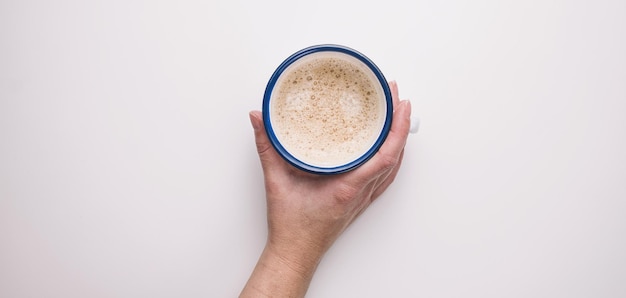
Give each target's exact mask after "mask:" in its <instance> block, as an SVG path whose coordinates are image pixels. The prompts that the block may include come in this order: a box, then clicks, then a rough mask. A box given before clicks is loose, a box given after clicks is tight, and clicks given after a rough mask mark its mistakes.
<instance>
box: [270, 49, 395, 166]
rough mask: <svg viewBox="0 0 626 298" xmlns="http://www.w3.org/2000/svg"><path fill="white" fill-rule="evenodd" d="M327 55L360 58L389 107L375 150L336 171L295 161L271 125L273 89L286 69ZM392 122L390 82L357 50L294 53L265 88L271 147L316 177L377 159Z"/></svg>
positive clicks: (288, 160)
mask: <svg viewBox="0 0 626 298" xmlns="http://www.w3.org/2000/svg"><path fill="white" fill-rule="evenodd" d="M324 51H331V52H340V53H344V54H348V55H350V56H352V57H354V58H357V59H358V60H360V61H361V62H363V63H365V65H367V66H368V67H369V68H370V70H372V72H373V73H374V74H375V75H376V78H377V79H378V81H379V83H380V85H381V87H382V88H383V92H384V94H385V99H386V103H387V113H386V117H385V123H384V124H383V128H382V131H381V133H380V136H378V138H377V139H376V142H374V145H372V147H371V148H370V149H369V150H368V151H367V152H365V153H364V154H363V155H361V156H360V157H359V158H357V159H356V160H354V161H352V162H350V163H347V164H344V165H341V166H336V167H319V166H314V165H310V164H307V163H305V162H303V161H301V160H299V159H297V158H295V157H294V156H293V155H291V153H289V151H287V150H286V149H285V147H283V146H282V144H281V143H280V142H279V141H278V138H277V137H276V135H275V134H274V130H273V129H272V124H271V123H270V98H271V96H272V91H273V89H274V86H275V85H276V82H277V81H278V79H279V77H280V75H281V74H282V73H283V71H285V69H287V67H289V65H291V64H293V63H294V62H295V61H297V60H298V59H300V58H302V57H304V56H306V55H309V54H313V53H317V52H324ZM392 118H393V101H392V99H391V90H389V85H388V84H387V80H386V79H385V76H384V75H383V73H382V72H381V71H380V69H378V67H377V66H376V65H375V64H374V62H372V61H371V60H370V59H369V58H367V57H366V56H365V55H363V54H361V53H359V52H357V51H356V50H354V49H351V48H348V47H345V46H341V45H334V44H324V45H315V46H311V47H308V48H305V49H302V50H300V51H298V52H296V53H294V54H293V55H291V56H289V58H287V59H285V61H283V63H281V64H280V66H278V68H277V69H276V70H275V71H274V74H272V76H271V78H270V80H269V82H268V83H267V87H266V88H265V94H264V95H263V123H264V124H265V131H266V132H267V136H268V137H269V139H270V142H271V143H272V146H274V148H275V149H276V151H278V154H280V155H281V156H282V157H283V159H285V160H286V161H287V162H289V163H290V164H291V165H293V166H294V167H296V168H298V169H301V170H303V171H306V172H309V173H314V174H339V173H344V172H347V171H350V170H353V169H354V168H356V167H358V166H360V165H362V164H363V163H365V162H366V161H368V160H369V159H370V158H371V157H372V156H374V154H376V152H378V149H379V148H380V146H382V144H383V142H384V141H385V139H386V138H387V135H388V134H389V130H390V129H391V119H392Z"/></svg>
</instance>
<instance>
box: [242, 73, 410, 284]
mask: <svg viewBox="0 0 626 298" xmlns="http://www.w3.org/2000/svg"><path fill="white" fill-rule="evenodd" d="M389 86H390V89H391V93H392V99H393V106H394V113H393V120H392V126H391V130H390V132H389V135H388V136H387V139H386V140H385V142H384V143H383V145H382V146H381V147H380V149H379V150H378V152H377V153H376V154H375V155H374V156H373V157H372V158H371V159H370V160H369V161H367V162H366V163H364V164H363V165H362V166H360V167H358V168H356V169H354V170H352V171H349V172H346V173H342V174H336V175H316V174H310V173H306V172H304V171H301V170H299V169H296V168H295V167H293V166H291V165H290V164H289V163H287V162H286V161H285V160H284V159H283V158H282V157H281V156H280V155H279V154H278V153H277V152H276V150H274V147H272V145H271V143H270V141H269V139H268V137H267V134H266V132H265V129H264V126H263V120H262V116H261V112H259V111H252V112H250V122H251V123H252V126H253V128H254V134H255V140H256V147H257V152H258V154H259V159H260V160H261V166H262V168H263V176H264V178H265V191H266V199H267V218H268V229H269V231H268V238H267V243H266V246H265V250H264V252H263V255H262V256H261V258H260V260H259V263H258V264H257V268H255V272H253V275H252V276H251V278H250V280H249V281H248V284H247V285H246V288H244V291H243V292H242V296H246V295H247V294H252V293H253V292H251V291H253V290H257V292H256V295H259V294H263V293H264V294H265V295H268V296H270V295H276V294H277V292H276V291H277V290H278V289H283V290H286V289H285V287H290V288H291V291H290V293H294V296H300V295H299V294H297V293H300V294H301V295H302V296H303V295H304V293H305V292H306V289H307V288H308V284H309V282H310V280H311V278H312V276H313V273H314V271H315V269H316V268H317V264H318V263H319V261H320V260H321V258H322V256H323V255H324V253H325V252H326V251H327V250H328V249H329V248H330V246H331V245H332V244H333V243H334V241H335V240H336V239H337V238H338V237H339V235H341V233H342V232H343V231H344V230H345V229H346V228H347V227H348V226H349V225H350V224H351V223H352V222H353V221H354V220H355V219H356V218H357V217H358V216H359V215H360V214H361V213H363V211H365V210H366V209H367V207H368V206H369V205H370V204H371V203H372V202H373V201H374V200H375V199H376V198H378V197H379V196H380V194H382V193H383V192H384V191H385V190H386V189H387V187H388V186H389V185H390V184H391V183H392V182H393V180H394V178H395V177H396V174H397V173H398V170H399V168H400V165H401V163H402V157H403V153H404V145H405V144H406V140H407V135H408V133H409V126H410V114H411V105H410V102H409V101H406V100H405V101H400V100H399V97H398V86H397V84H396V83H395V82H390V83H389ZM272 272H273V273H274V277H273V278H272V280H273V282H274V283H278V284H273V285H271V286H270V287H269V288H268V286H269V285H268V284H267V280H266V278H267V277H270V276H272V274H271V273H272ZM268 273H270V274H269V275H268ZM276 274H278V275H279V276H275V275H276ZM263 277H265V278H263ZM277 277H278V279H277ZM264 280H265V283H264V282H261V283H259V281H264ZM294 285H296V286H297V288H294ZM284 293H287V292H284ZM253 295H254V294H253ZM279 296H280V294H279ZM285 296H291V295H285Z"/></svg>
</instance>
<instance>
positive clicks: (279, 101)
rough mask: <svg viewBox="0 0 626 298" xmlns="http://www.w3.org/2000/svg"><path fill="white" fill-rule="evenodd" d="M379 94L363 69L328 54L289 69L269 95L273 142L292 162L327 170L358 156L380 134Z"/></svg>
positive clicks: (349, 59)
mask: <svg viewBox="0 0 626 298" xmlns="http://www.w3.org/2000/svg"><path fill="white" fill-rule="evenodd" d="M385 112H386V105H385V98H384V95H383V91H382V88H381V87H380V85H379V84H378V83H377V80H376V78H375V76H374V75H373V74H372V73H371V71H370V70H369V69H368V68H367V66H366V65H365V64H363V63H362V62H360V61H358V60H357V59H355V58H353V57H351V56H348V55H345V54H341V53H334V52H328V53H326V52H319V53H316V54H311V55H309V56H307V57H304V58H303V59H300V60H299V61H297V62H295V63H294V64H292V65H291V66H290V67H288V68H287V69H286V70H285V72H284V73H283V75H282V77H281V78H280V79H279V80H278V82H277V83H276V86H275V87H274V90H273V92H272V101H271V115H270V118H271V121H272V127H273V129H274V133H275V134H276V137H277V138H278V139H279V141H280V142H281V144H282V145H283V147H285V149H286V150H287V151H289V152H290V153H291V154H292V155H293V156H294V157H296V158H298V159H300V160H301V161H303V162H306V163H308V164H312V165H316V166H322V167H332V166H338V165H342V164H346V163H349V162H351V161H353V160H355V159H357V158H358V157H360V156H361V155H363V154H364V153H365V152H366V151H367V150H368V149H369V148H370V147H371V146H372V144H373V143H374V142H375V141H376V139H377V137H378V135H379V134H380V132H381V130H382V125H383V123H384V115H385Z"/></svg>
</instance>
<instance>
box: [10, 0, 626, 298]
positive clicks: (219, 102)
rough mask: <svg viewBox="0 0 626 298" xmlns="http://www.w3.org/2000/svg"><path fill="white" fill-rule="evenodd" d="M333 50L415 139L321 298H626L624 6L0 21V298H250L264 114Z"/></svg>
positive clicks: (128, 9)
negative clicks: (366, 68)
mask: <svg viewBox="0 0 626 298" xmlns="http://www.w3.org/2000/svg"><path fill="white" fill-rule="evenodd" d="M318 43H339V44H344V45H347V46H350V47H353V48H355V49H357V50H359V51H361V52H363V53H365V54H366V55H368V56H369V57H370V58H371V59H372V60H374V61H375V62H376V63H377V64H378V66H379V67H380V68H381V69H382V70H383V72H384V73H385V74H386V76H387V77H388V78H389V79H396V80H397V81H398V83H399V86H400V93H401V97H402V98H410V99H411V100H412V103H413V108H414V112H416V113H418V114H419V115H420V116H421V119H422V126H421V130H420V132H419V134H417V135H411V136H410V140H409V141H408V144H407V147H406V154H405V160H404V164H403V168H402V170H401V171H400V173H399V175H398V178H397V180H396V182H395V183H394V184H393V186H392V187H391V188H390V189H389V190H388V191H387V192H386V193H385V194H384V195H383V196H382V197H381V198H380V200H378V201H377V202H376V203H375V204H373V205H372V206H371V207H370V209H369V210H368V211H367V212H366V213H365V214H364V215H363V216H362V217H361V218H360V219H359V220H357V221H356V222H355V223H354V225H353V226H352V227H351V228H350V229H349V230H348V231H346V233H345V234H344V235H343V237H342V238H340V239H339V241H338V242H337V243H336V245H335V246H334V247H333V248H332V249H331V250H330V251H329V252H328V254H327V255H326V258H325V259H324V260H323V261H322V263H321V265H320V267H319V269H318V272H317V274H316V276H315V278H314V279H313V282H312V284H311V287H310V289H309V293H308V296H309V297H626V253H625V251H626V154H625V152H626V120H625V119H626V118H625V117H624V113H625V112H626V2H624V1H608V0H600V1H564V0H562V1H538V0H532V1H496V0H479V1H353V2H344V1H338V0H333V1H282V2H280V1H247V2H242V1H220V2H218V1H132V0H131V1H110V0H109V1H28V0H25V1H8V0H4V1H1V2H0V297H7V298H13V297H15V298H18V297H129V298H130V297H234V296H236V295H237V294H238V293H239V291H240V289H241V288H242V286H243V285H244V283H245V281H246V280H247V278H248V276H249V274H250V272H251V270H252V268H253V266H254V264H255V262H256V259H257V257H258V255H259V254H260V252H261V249H262V247H263V244H264V239H265V235H266V227H265V202H264V192H263V184H262V175H261V171H260V165H259V162H258V160H257V156H256V152H255V148H254V142H253V135H252V130H251V128H250V124H249V121H248V111H249V110H251V109H259V108H260V106H261V97H262V93H263V90H264V87H265V84H266V83H267V80H268V79H269V76H270V75H271V73H272V72H273V70H274V68H275V67H276V66H278V64H279V63H280V62H282V60H283V59H284V58H286V57H287V56H288V55H290V54H291V53H293V52H294V51H297V50H299V49H301V48H303V47H306V46H309V45H313V44H318ZM293 199H294V200H297V199H298V198H293Z"/></svg>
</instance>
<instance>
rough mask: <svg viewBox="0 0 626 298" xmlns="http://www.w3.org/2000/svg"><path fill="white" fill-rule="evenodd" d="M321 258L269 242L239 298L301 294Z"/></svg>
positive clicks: (302, 295) (295, 295) (304, 290)
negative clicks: (304, 255) (290, 250)
mask: <svg viewBox="0 0 626 298" xmlns="http://www.w3.org/2000/svg"><path fill="white" fill-rule="evenodd" d="M320 260H321V255H320V256H319V257H316V258H312V257H311V256H310V255H309V256H307V257H306V258H300V257H299V256H298V254H296V253H293V252H288V250H284V249H280V248H278V247H275V246H272V245H271V244H270V243H269V242H268V244H267V245H266V246H265V249H264V250H263V253H262V254H261V257H260V258H259V261H258V263H257V265H256V268H255V269H254V272H253V273H252V276H251V277H250V279H249V280H248V283H247V284H246V286H245V287H244V290H243V291H242V293H241V295H240V297H276V296H278V297H304V294H305V293H306V291H307V289H308V288H309V284H310V283H311V279H312V278H313V274H314V273H315V270H316V269H317V264H318V263H319V261H320Z"/></svg>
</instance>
